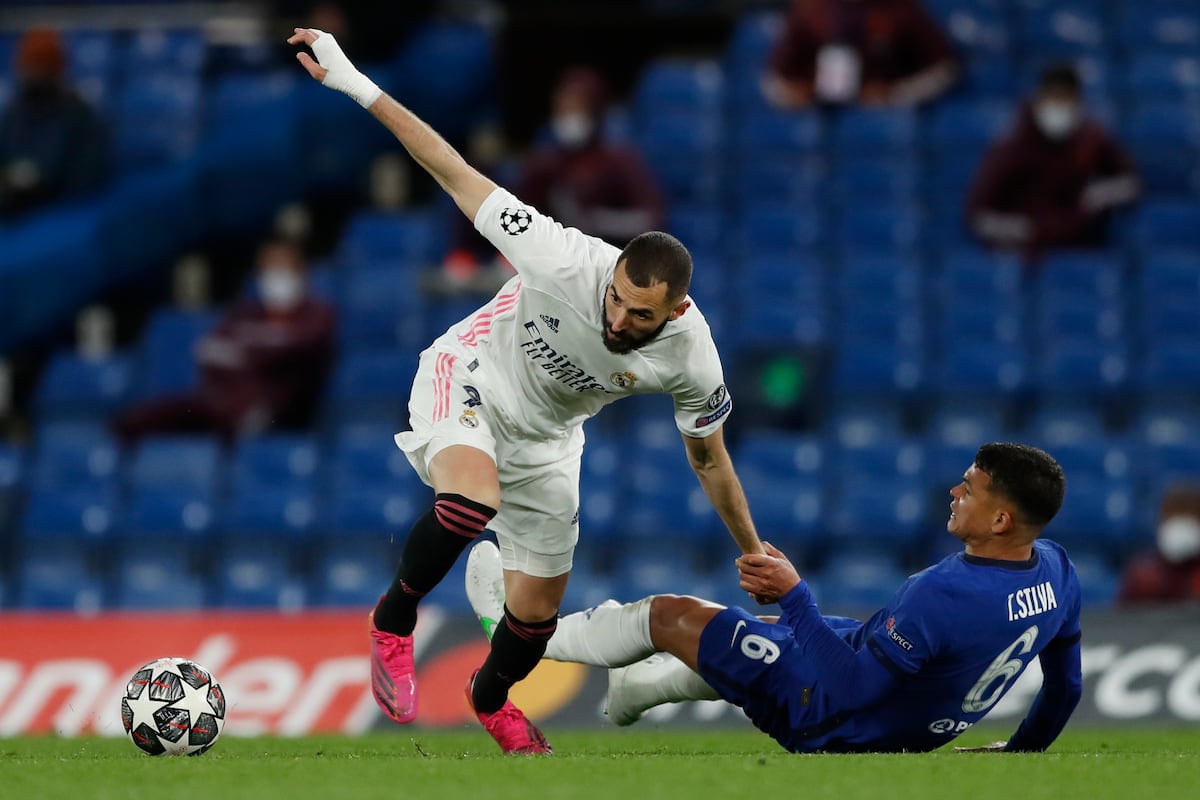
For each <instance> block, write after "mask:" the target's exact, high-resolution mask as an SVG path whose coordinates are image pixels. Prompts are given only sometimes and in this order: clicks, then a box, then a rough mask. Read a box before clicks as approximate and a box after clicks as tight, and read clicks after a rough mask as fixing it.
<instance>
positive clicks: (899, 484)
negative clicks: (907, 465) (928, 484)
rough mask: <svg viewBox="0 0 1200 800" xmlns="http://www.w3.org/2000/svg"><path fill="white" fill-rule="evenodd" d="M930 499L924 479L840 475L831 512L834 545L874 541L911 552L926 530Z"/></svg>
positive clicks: (899, 551)
mask: <svg viewBox="0 0 1200 800" xmlns="http://www.w3.org/2000/svg"><path fill="white" fill-rule="evenodd" d="M928 500H929V498H928V495H927V490H926V488H925V485H924V482H923V481H922V480H918V479H915V478H912V477H909V476H890V477H884V476H881V475H870V476H869V478H868V479H864V477H863V476H862V475H860V474H854V475H841V476H838V486H837V488H836V489H835V490H834V492H833V495H832V498H831V501H830V508H831V513H830V514H829V515H828V525H829V531H830V534H831V536H832V537H833V546H834V547H837V546H839V545H847V544H853V545H860V544H862V543H872V542H873V543H876V544H878V545H879V546H881V547H893V548H895V549H896V552H898V553H905V552H908V551H910V550H911V549H912V548H913V547H915V545H916V544H917V543H918V541H919V539H920V537H921V536H922V534H923V532H924V525H925V516H926V511H927V510H928Z"/></svg>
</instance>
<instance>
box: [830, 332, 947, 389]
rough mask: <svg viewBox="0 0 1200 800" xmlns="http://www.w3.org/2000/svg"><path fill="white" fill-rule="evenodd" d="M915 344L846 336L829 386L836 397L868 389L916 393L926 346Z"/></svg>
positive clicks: (841, 341)
mask: <svg viewBox="0 0 1200 800" xmlns="http://www.w3.org/2000/svg"><path fill="white" fill-rule="evenodd" d="M921 345H922V343H921V342H920V341H918V342H916V343H915V344H907V343H904V342H896V341H892V342H889V341H887V340H871V339H861V340H859V339H851V338H847V337H842V338H841V340H840V344H839V346H838V349H837V352H836V354H835V355H834V357H833V368H832V373H831V375H830V377H829V384H828V388H829V391H830V392H831V394H832V395H833V396H834V397H835V398H841V397H847V396H854V395H856V394H861V393H864V392H878V393H882V394H886V395H891V396H894V397H899V396H902V395H912V394H914V393H915V392H917V391H919V390H920V389H921V387H922V384H923V379H924V374H925V366H924V355H923V353H924V349H923V347H922V346H921Z"/></svg>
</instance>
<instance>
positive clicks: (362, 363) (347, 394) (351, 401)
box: [326, 349, 417, 416]
mask: <svg viewBox="0 0 1200 800" xmlns="http://www.w3.org/2000/svg"><path fill="white" fill-rule="evenodd" d="M416 371H417V363H416V360H415V359H413V358H412V356H411V355H409V354H404V353H396V352H395V351H394V350H383V349H381V350H366V351H352V352H349V353H346V354H345V355H344V356H343V357H342V358H341V359H340V360H339V362H338V363H337V365H336V366H335V367H334V371H333V377H332V380H331V382H330V387H329V391H328V393H327V395H326V399H327V401H328V403H329V404H330V405H331V406H332V408H333V409H334V410H335V411H336V412H337V413H340V414H345V413H350V412H353V413H364V412H366V413H370V412H376V413H390V414H392V415H393V416H395V415H398V414H399V413H401V412H402V410H403V409H404V407H405V406H406V405H407V403H408V395H409V392H410V390H411V389H412V380H413V375H414V374H415V373H416Z"/></svg>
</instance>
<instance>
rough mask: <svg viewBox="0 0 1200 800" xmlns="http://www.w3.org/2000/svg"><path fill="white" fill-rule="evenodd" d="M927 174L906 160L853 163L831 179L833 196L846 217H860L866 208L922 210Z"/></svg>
mask: <svg viewBox="0 0 1200 800" xmlns="http://www.w3.org/2000/svg"><path fill="white" fill-rule="evenodd" d="M922 176H923V170H922V169H921V167H920V166H919V165H917V164H914V163H912V162H911V161H908V160H905V159H878V160H869V161H867V160H857V159H856V160H852V161H848V162H846V163H843V164H839V165H838V166H837V167H836V168H835V169H834V170H833V171H832V172H831V173H830V176H829V181H828V184H827V188H828V191H829V196H830V197H831V198H832V199H834V200H835V201H837V202H838V203H839V204H840V205H841V209H842V211H843V212H844V213H851V214H854V215H857V214H858V213H859V212H860V210H861V209H862V208H863V207H864V206H869V205H875V204H879V205H890V206H892V207H910V208H915V207H919V205H920V199H921V181H922Z"/></svg>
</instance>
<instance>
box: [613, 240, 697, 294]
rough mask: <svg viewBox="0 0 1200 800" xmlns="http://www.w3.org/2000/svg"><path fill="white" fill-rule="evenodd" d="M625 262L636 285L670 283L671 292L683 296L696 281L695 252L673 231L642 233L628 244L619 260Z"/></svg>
mask: <svg viewBox="0 0 1200 800" xmlns="http://www.w3.org/2000/svg"><path fill="white" fill-rule="evenodd" d="M621 261H624V262H625V274H626V275H628V276H629V280H630V281H631V282H632V283H633V285H634V286H637V287H638V288H640V289H646V288H648V287H650V286H653V285H654V284H656V283H665V284H666V285H667V296H668V297H669V298H671V299H672V300H682V299H683V298H684V297H685V296H686V295H687V293H688V289H689V288H690V287H691V285H692V254H691V253H689V252H688V249H687V248H686V247H684V246H683V242H681V241H679V240H678V239H676V238H675V237H674V236H672V235H671V234H669V233H663V232H662V231H649V232H647V233H640V234H638V235H637V236H635V237H633V239H632V240H631V241H630V242H629V244H627V245H625V249H624V250H622V251H621V257H620V258H618V259H617V263H620V262H621Z"/></svg>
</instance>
